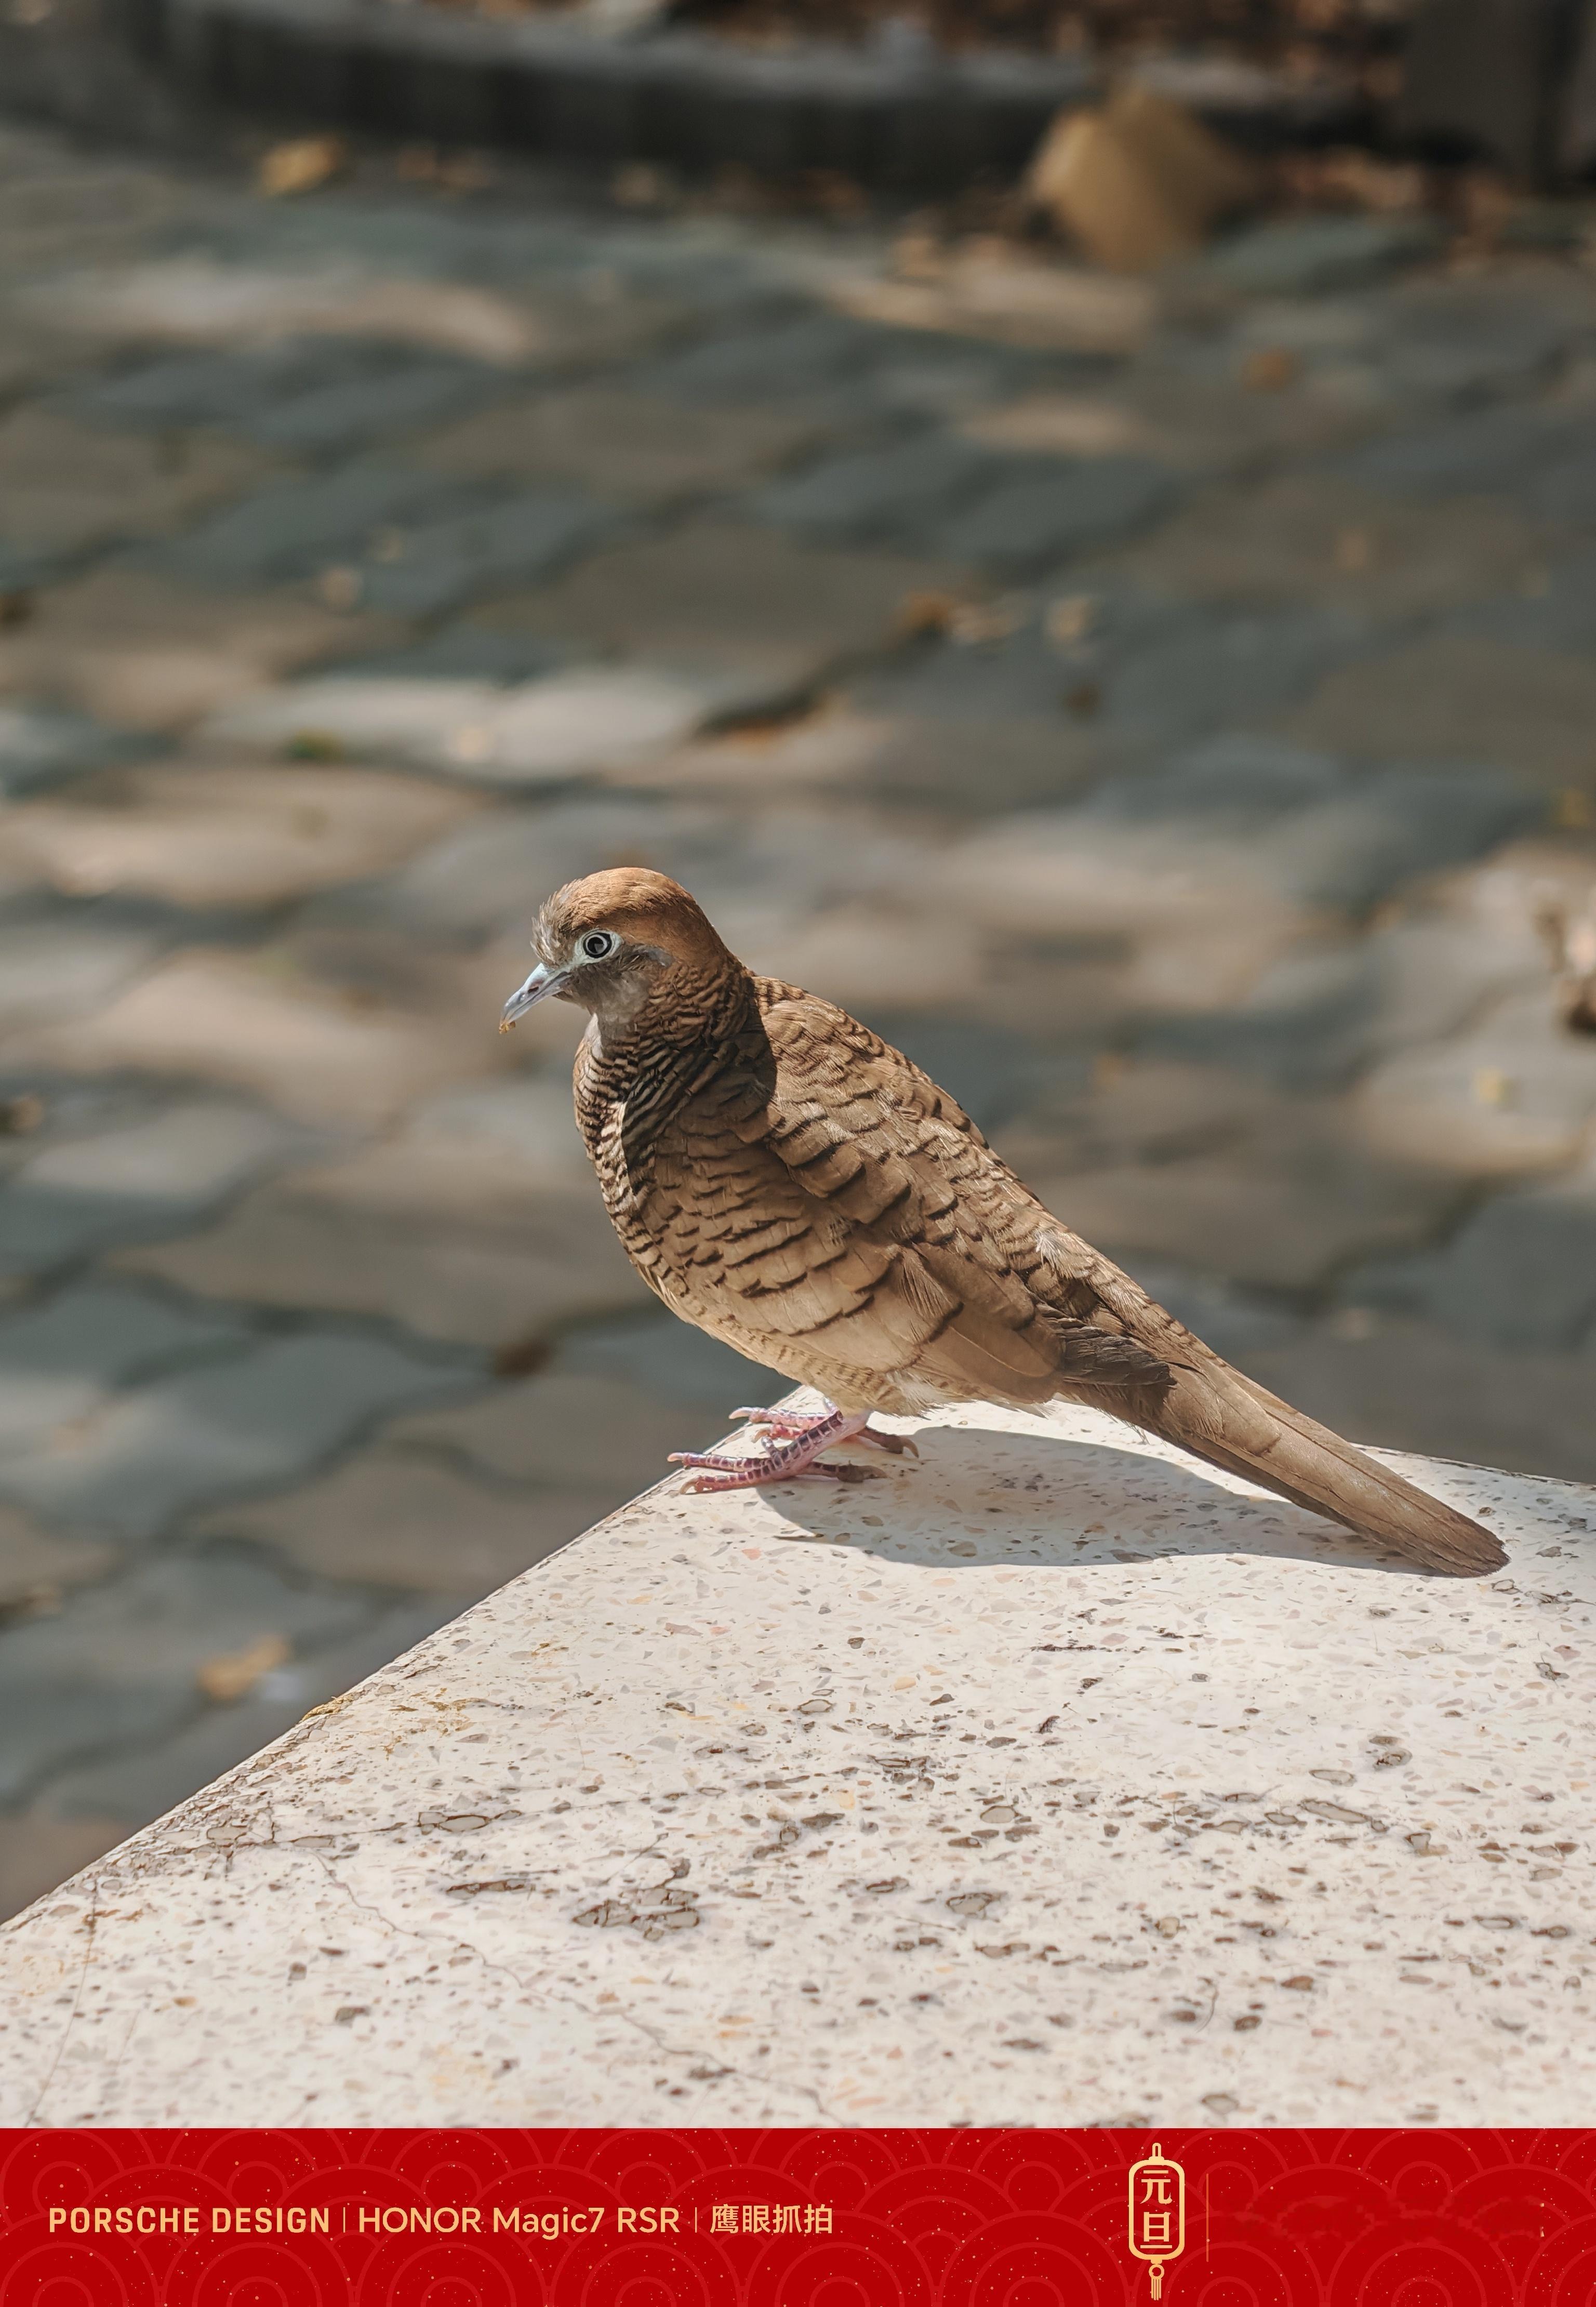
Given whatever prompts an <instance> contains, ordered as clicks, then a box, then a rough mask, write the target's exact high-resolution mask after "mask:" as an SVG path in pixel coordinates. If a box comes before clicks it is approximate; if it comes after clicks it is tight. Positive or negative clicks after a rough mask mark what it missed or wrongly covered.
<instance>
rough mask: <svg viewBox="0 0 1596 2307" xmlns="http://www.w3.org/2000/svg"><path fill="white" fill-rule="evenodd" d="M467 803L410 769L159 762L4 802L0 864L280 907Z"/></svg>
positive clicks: (382, 862)
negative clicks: (44, 796)
mask: <svg viewBox="0 0 1596 2307" xmlns="http://www.w3.org/2000/svg"><path fill="white" fill-rule="evenodd" d="M224 726H225V723H224ZM475 805H476V804H475V803H474V802H473V801H472V800H471V798H470V797H468V796H467V795H465V794H446V793H442V792H440V791H439V790H438V788H437V787H436V786H435V785H431V784H426V783H424V782H422V781H421V780H420V779H419V778H414V777H399V776H374V775H371V774H366V773H362V772H359V771H354V770H348V769H339V768H335V767H333V766H331V765H330V764H323V765H321V766H319V767H317V768H292V767H289V766H287V765H285V764H280V763H279V764H275V765H274V766H273V767H271V768H268V769H259V768H253V767H248V766H245V765H243V764H240V763H237V762H229V763H227V765H226V766H221V765H210V764H207V763H204V762H182V763H165V762H163V763H160V764H159V765H153V764H152V765H150V767H147V768H143V767H141V768H135V769H131V770H129V769H121V770H118V771H117V772H116V774H115V775H113V776H110V777H104V776H102V777H98V778H90V779H86V780H82V781H81V782H80V783H78V784H77V785H74V787H73V790H72V792H71V793H70V794H68V795H66V796H65V797H64V799H63V800H61V801H55V800H51V801H47V802H37V803H33V804H31V805H29V806H25V807H23V808H21V809H19V810H13V812H12V813H11V814H10V816H9V817H7V818H6V819H4V821H3V822H0V872H4V871H6V870H8V869H11V870H15V871H16V872H17V873H18V874H19V875H26V874H27V873H28V872H29V870H30V869H31V870H32V871H33V872H35V873H39V874H40V875H41V876H43V877H45V878H47V879H48V880H49V881H51V882H53V883H54V885H55V886H56V888H59V889H62V890H64V891H65V892H68V893H69V894H72V895H73V896H105V895H107V893H109V892H111V891H113V890H115V891H141V892H149V893H150V895H152V896H159V897H163V898H166V899H167V900H168V901H169V902H170V903H171V904H173V905H190V906H193V907H195V908H196V909H202V910H203V909H210V908H218V909H219V908H221V907H223V906H233V905H280V904H281V903H282V902H283V901H284V900H285V899H287V898H290V897H297V896H305V895H306V894H307V893H308V892H310V891H312V890H314V889H320V888H327V887H328V886H329V885H331V884H336V883H339V882H344V881H353V880H358V879H365V878H366V877H368V876H370V875H372V874H375V873H380V872H382V871H383V870H385V869H388V868H391V867H392V866H394V865H396V864H400V863H402V862H404V860H405V859H406V858H407V857H408V856H409V855H410V854H411V853H413V852H415V851H416V850H418V849H421V848H422V847H424V846H425V845H426V844H427V843H428V842H429V841H431V840H433V839H435V838H436V837H437V836H439V835H440V834H442V833H443V832H444V831H446V830H447V829H448V828H450V827H451V826H453V825H455V824H458V823H459V820H460V819H462V818H464V817H468V816H469V815H470V814H471V813H472V810H473V809H474V807H475Z"/></svg>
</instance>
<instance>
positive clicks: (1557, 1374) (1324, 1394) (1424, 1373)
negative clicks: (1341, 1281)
mask: <svg viewBox="0 0 1596 2307" xmlns="http://www.w3.org/2000/svg"><path fill="white" fill-rule="evenodd" d="M1245 1359H1246V1368H1247V1369H1248V1375H1249V1376H1253V1377H1256V1378H1257V1379H1258V1380H1259V1382H1260V1383H1261V1384H1262V1385H1266V1386H1267V1387H1268V1388H1269V1389H1270V1391H1271V1392H1272V1393H1274V1394H1283V1395H1284V1397H1285V1398H1286V1400H1287V1401H1289V1402H1295V1403H1296V1404H1297V1405H1298V1406H1299V1408H1300V1409H1302V1410H1304V1411H1307V1412H1308V1415H1309V1417H1310V1418H1317V1419H1322V1420H1323V1421H1324V1422H1325V1424H1326V1425H1327V1426H1330V1427H1332V1428H1334V1431H1335V1432H1336V1433H1338V1434H1348V1435H1352V1436H1355V1437H1356V1438H1357V1439H1358V1440H1359V1441H1360V1442H1373V1443H1376V1444H1379V1445H1384V1446H1385V1447H1386V1448H1387V1449H1393V1450H1418V1449H1422V1450H1424V1451H1426V1452H1428V1453H1433V1454H1434V1455H1436V1456H1437V1457H1441V1458H1450V1459H1453V1460H1454V1461H1456V1462H1460V1463H1463V1464H1465V1465H1486V1466H1508V1467H1513V1468H1515V1469H1518V1470H1521V1471H1523V1472H1526V1473H1535V1474H1543V1475H1545V1474H1549V1475H1550V1476H1552V1477H1553V1478H1554V1479H1560V1480H1563V1481H1568V1482H1590V1481H1592V1480H1596V1428H1592V1421H1591V1417H1590V1407H1589V1405H1590V1386H1591V1378H1592V1366H1591V1361H1590V1359H1589V1358H1588V1357H1587V1358H1586V1359H1583V1360H1580V1359H1575V1357H1574V1356H1572V1355H1566V1354H1555V1353H1548V1352H1544V1351H1533V1350H1532V1349H1530V1348H1527V1347H1523V1346H1518V1347H1514V1348H1512V1349H1508V1348H1499V1349H1492V1348H1491V1347H1489V1346H1488V1345H1486V1344H1485V1343H1483V1342H1481V1341H1480V1339H1479V1338H1477V1337H1473V1336H1467V1335H1463V1336H1460V1335H1459V1334H1458V1333H1457V1331H1456V1330H1455V1329H1454V1326H1453V1325H1451V1324H1450V1323H1431V1322H1420V1321H1414V1320H1412V1319H1407V1318H1403V1317H1402V1316H1380V1317H1378V1318H1377V1319H1370V1318H1369V1315H1368V1313H1367V1310H1366V1309H1365V1308H1362V1307H1359V1308H1355V1309H1354V1312H1353V1316H1352V1318H1351V1320H1350V1321H1349V1320H1348V1319H1347V1317H1345V1316H1343V1317H1341V1318H1340V1319H1336V1318H1332V1319H1331V1320H1330V1321H1328V1322H1321V1323H1316V1324H1314V1325H1312V1326H1311V1327H1306V1328H1304V1329H1303V1331H1302V1332H1301V1334H1300V1336H1299V1337H1298V1339H1296V1340H1295V1341H1293V1342H1288V1343H1285V1344H1283V1345H1281V1346H1279V1347H1268V1346H1266V1347H1263V1348H1260V1349H1259V1350H1258V1351H1255V1352H1254V1353H1252V1354H1251V1355H1250V1356H1248V1357H1247V1358H1245Z"/></svg>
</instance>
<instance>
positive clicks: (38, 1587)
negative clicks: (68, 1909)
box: [0, 1506, 116, 1905]
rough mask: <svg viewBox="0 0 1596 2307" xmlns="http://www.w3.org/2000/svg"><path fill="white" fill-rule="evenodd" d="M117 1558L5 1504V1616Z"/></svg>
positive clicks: (54, 1599) (54, 1597)
mask: <svg viewBox="0 0 1596 2307" xmlns="http://www.w3.org/2000/svg"><path fill="white" fill-rule="evenodd" d="M115 1563H116V1550H115V1548H112V1547H109V1546H104V1545H99V1544H96V1543H95V1541H94V1540H93V1539H85V1538H68V1537H66V1536H64V1534H63V1533H62V1532H61V1531H50V1530H44V1529H42V1528H41V1527H40V1525H39V1523H38V1522H34V1521H33V1520H32V1519H31V1517H30V1515H28V1514H19V1513H18V1512H17V1509H16V1508H15V1507H14V1506H0V1621H3V1620H4V1618H5V1617H9V1616H10V1614H11V1613H12V1612H13V1611H15V1610H18V1609H21V1608H34V1609H39V1608H43V1609H57V1608H59V1607H60V1604H61V1598H62V1594H63V1591H64V1590H66V1589H69V1588H71V1587H73V1586H82V1585H86V1584H88V1583H89V1582H90V1581H91V1580H93V1579H96V1578H101V1577H103V1576H104V1575H105V1574H106V1572H107V1571H108V1570H109V1569H111V1568H112V1566H113V1565H114V1564H115ZM3 1903H4V1902H3V1900H0V1905H3Z"/></svg>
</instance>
